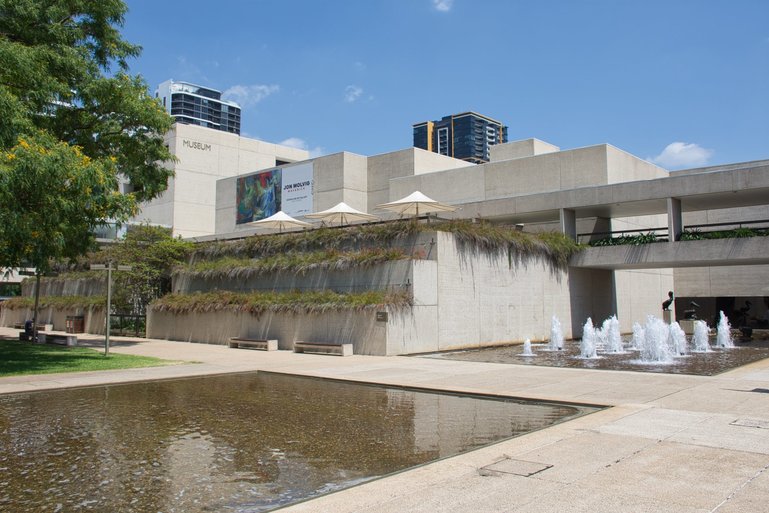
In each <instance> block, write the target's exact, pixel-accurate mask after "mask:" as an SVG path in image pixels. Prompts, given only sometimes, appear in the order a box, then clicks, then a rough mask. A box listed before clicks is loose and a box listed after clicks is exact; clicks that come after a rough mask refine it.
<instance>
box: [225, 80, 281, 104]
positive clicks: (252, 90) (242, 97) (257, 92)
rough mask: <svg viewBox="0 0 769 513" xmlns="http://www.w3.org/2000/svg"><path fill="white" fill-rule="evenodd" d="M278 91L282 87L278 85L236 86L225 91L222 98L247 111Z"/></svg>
mask: <svg viewBox="0 0 769 513" xmlns="http://www.w3.org/2000/svg"><path fill="white" fill-rule="evenodd" d="M278 91H280V86H278V85H276V84H270V85H266V84H254V85H236V86H232V87H230V88H229V89H227V90H226V91H224V93H222V98H224V99H225V100H232V101H234V102H237V103H238V104H239V105H240V106H241V107H243V108H244V109H245V108H247V107H252V106H254V105H256V104H257V103H259V102H260V101H262V100H264V99H265V98H267V97H268V96H270V95H271V94H273V93H277V92H278Z"/></svg>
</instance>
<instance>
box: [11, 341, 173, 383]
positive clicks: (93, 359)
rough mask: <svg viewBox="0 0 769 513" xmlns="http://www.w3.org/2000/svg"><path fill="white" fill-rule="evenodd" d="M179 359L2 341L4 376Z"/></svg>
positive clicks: (147, 364) (146, 364)
mask: <svg viewBox="0 0 769 513" xmlns="http://www.w3.org/2000/svg"><path fill="white" fill-rule="evenodd" d="M175 363H177V362H172V361H169V360H161V359H159V358H150V357H147V356H134V355H127V354H119V353H110V354H109V355H108V356H106V357H105V356H104V353H102V352H99V351H97V350H95V349H90V348H87V347H62V346H49V345H45V344H31V343H29V342H18V341H11V340H0V376H19V375H22V374H51V373H56V372H85V371H98V370H114V369H131V368H137V367H158V366H161V365H171V364H175Z"/></svg>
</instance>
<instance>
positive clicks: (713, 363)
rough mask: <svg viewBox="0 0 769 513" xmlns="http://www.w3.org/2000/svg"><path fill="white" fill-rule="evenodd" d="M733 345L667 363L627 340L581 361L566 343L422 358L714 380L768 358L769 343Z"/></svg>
mask: <svg viewBox="0 0 769 513" xmlns="http://www.w3.org/2000/svg"><path fill="white" fill-rule="evenodd" d="M713 342H714V341H711V345H713ZM734 345H735V347H734V348H731V349H715V350H713V351H711V352H707V353H702V352H699V353H698V352H694V351H692V352H689V353H687V354H686V356H683V357H678V356H676V357H671V361H670V362H645V361H642V359H641V355H640V353H639V351H638V350H633V349H631V348H630V344H629V340H626V341H625V345H624V348H625V352H623V353H609V352H604V351H598V353H597V357H596V358H582V357H580V342H579V341H569V342H566V343H565V344H564V347H563V350H561V351H552V350H550V349H549V347H548V345H547V344H535V345H533V346H532V350H533V352H534V356H532V357H528V358H521V354H522V347H521V346H520V345H516V346H501V347H487V348H483V349H473V350H467V351H453V352H446V353H434V354H429V355H424V357H425V358H446V359H450V360H465V361H473V362H490V363H514V364H518V365H541V366H544V367H572V368H578V369H611V370H632V371H642V372H665V373H670V374H696V375H700V376H713V375H715V374H720V373H722V372H725V371H728V370H730V369H733V368H735V367H739V366H741V365H745V364H748V363H751V362H755V361H758V360H762V359H764V358H769V341H766V340H755V341H751V342H740V341H736V342H735V344H734Z"/></svg>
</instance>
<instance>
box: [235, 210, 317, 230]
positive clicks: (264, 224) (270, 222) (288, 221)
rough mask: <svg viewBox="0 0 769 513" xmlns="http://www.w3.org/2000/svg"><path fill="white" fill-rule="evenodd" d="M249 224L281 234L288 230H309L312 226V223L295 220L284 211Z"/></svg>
mask: <svg viewBox="0 0 769 513" xmlns="http://www.w3.org/2000/svg"><path fill="white" fill-rule="evenodd" d="M248 224H252V225H254V226H257V227H259V228H270V229H272V230H278V231H279V232H282V231H283V230H284V229H286V228H308V227H310V226H312V225H311V224H310V223H305V222H304V221H300V220H299V219H294V218H293V217H291V216H290V215H288V214H286V213H285V212H283V211H282V210H281V211H279V212H278V213H277V214H273V215H271V216H270V217H267V218H264V219H260V220H259V221H251V222H250V223H248Z"/></svg>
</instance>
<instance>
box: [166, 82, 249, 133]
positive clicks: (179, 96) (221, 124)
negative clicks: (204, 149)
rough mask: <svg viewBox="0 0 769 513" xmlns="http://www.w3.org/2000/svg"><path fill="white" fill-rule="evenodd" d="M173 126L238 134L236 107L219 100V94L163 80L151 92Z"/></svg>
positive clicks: (238, 122) (234, 104) (182, 83)
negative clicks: (174, 120)
mask: <svg viewBox="0 0 769 513" xmlns="http://www.w3.org/2000/svg"><path fill="white" fill-rule="evenodd" d="M155 97H156V98H160V99H161V100H162V102H163V106H164V107H165V108H166V110H167V111H168V113H169V114H171V115H172V116H173V117H174V118H176V122H177V123H182V124H185V125H198V126H203V127H206V128H213V129H214V130H221V131H222V132H229V133H232V134H237V135H239V134H240V106H239V105H238V104H237V103H235V102H233V101H228V100H222V93H221V91H217V90H216V89H210V88H208V87H203V86H199V85H195V84H191V83H189V82H174V81H173V80H166V81H165V82H163V83H162V84H160V85H159V86H158V88H157V90H156V91H155Z"/></svg>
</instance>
